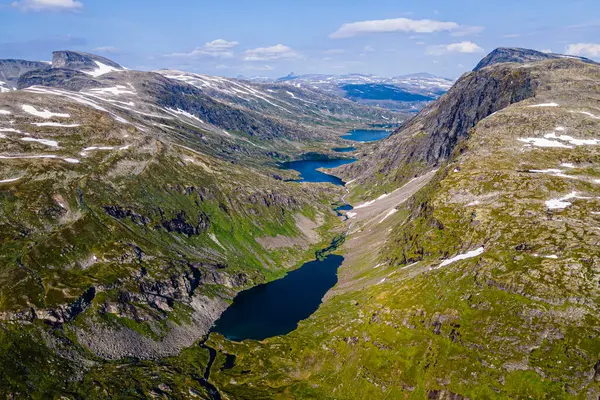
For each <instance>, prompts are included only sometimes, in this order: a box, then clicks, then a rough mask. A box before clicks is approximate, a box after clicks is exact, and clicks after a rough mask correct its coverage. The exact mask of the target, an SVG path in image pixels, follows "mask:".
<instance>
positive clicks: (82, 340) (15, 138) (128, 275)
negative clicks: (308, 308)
mask: <svg viewBox="0 0 600 400" xmlns="http://www.w3.org/2000/svg"><path fill="white" fill-rule="evenodd" d="M10 68H11V70H12V68H13V67H12V66H11V67H10ZM21 72H22V73H21V74H20V75H19V76H18V77H16V76H14V79H17V84H16V85H15V87H14V88H11V90H9V91H7V92H6V93H2V94H1V95H0V142H1V143H2V151H1V152H0V193H1V194H2V197H3V199H4V200H3V202H2V204H3V208H2V211H1V212H0V227H1V229H0V259H1V261H0V265H1V275H2V285H0V318H1V320H2V322H1V323H0V326H1V328H2V329H1V330H0V336H1V337H2V349H1V350H0V359H2V365H3V367H2V368H0V381H1V382H2V384H1V385H0V393H2V395H6V396H9V397H15V398H23V397H33V398H42V397H43V398H47V397H48V396H54V395H56V396H59V395H65V394H68V393H71V394H72V395H75V394H76V393H77V395H76V397H86V398H88V396H90V395H93V394H94V393H96V395H97V396H98V397H104V395H103V394H102V392H96V390H97V387H96V386H95V385H87V386H81V388H76V386H77V385H78V383H77V382H79V383H81V382H82V379H86V378H85V377H86V376H88V373H90V370H91V368H93V367H94V366H104V365H106V366H109V365H113V364H111V362H112V361H111V360H115V361H116V360H121V361H118V362H119V363H120V362H122V360H124V359H125V360H127V359H134V360H158V359H160V358H164V357H170V356H176V355H178V354H180V352H181V351H182V350H184V349H186V348H188V347H190V346H193V345H194V343H195V342H196V341H197V340H199V339H200V338H201V337H202V336H203V335H205V334H206V332H207V331H208V329H209V328H210V326H211V325H212V324H213V322H214V321H215V320H216V319H217V318H218V316H219V315H220V314H221V312H222V311H223V310H224V309H225V308H226V307H227V305H228V304H229V302H230V301H231V299H232V298H233V297H234V296H235V294H236V293H237V292H239V291H240V290H243V289H244V288H248V287H251V286H254V285H256V284H258V283H262V282H265V281H269V280H272V279H275V278H278V277H281V276H283V275H284V274H285V273H286V271H288V270H289V269H290V268H295V267H297V266H298V265H300V264H301V262H302V261H303V260H308V259H311V258H313V257H314V254H315V251H316V250H319V249H321V248H324V247H327V246H328V245H329V243H330V241H331V240H332V239H333V238H334V237H335V236H336V235H337V234H339V233H340V232H342V231H343V230H344V227H343V226H342V224H341V223H340V220H339V218H338V217H337V216H336V214H335V212H334V211H333V210H332V205H334V204H336V203H337V202H338V201H339V197H340V196H341V195H342V194H343V191H342V190H341V189H336V188H335V187H333V186H329V185H326V184H322V185H319V184H313V185H303V184H299V183H295V182H286V181H285V180H284V178H294V177H295V174H294V173H292V172H291V171H284V170H281V169H279V168H278V167H277V163H278V162H280V161H285V160H288V159H291V158H295V157H299V156H301V155H302V153H309V152H314V151H324V152H325V153H327V152H330V148H331V147H333V146H336V145H341V144H343V143H344V141H343V140H342V139H340V138H339V134H340V133H342V132H344V131H345V130H346V129H347V127H348V126H354V125H356V126H363V125H367V124H369V123H376V122H380V121H381V116H382V115H387V116H389V118H390V119H393V118H398V116H397V115H396V114H393V113H391V112H389V111H385V110H381V109H375V108H370V107H365V106H360V105H357V104H355V103H353V102H351V101H348V100H345V99H343V98H336V97H334V96H332V95H326V94H322V93H321V92H314V91H310V90H295V91H294V92H289V93H292V94H291V95H290V94H288V92H287V91H283V90H282V89H281V88H279V92H278V93H277V94H270V92H267V93H265V92H264V91H265V90H266V89H262V90H263V91H262V92H259V91H258V89H253V88H252V86H250V85H247V84H246V85H245V86H239V87H241V89H240V90H246V91H249V92H251V93H249V95H250V96H252V97H253V100H252V101H251V105H248V104H244V105H240V103H243V101H242V100H240V99H239V98H235V96H229V97H227V98H225V97H224V96H218V95H217V94H215V93H214V92H210V93H209V90H208V89H206V88H202V87H200V85H198V84H197V82H195V81H194V82H191V83H188V82H186V79H179V77H180V76H181V75H178V77H177V79H175V78H174V79H171V78H169V77H166V76H164V75H162V74H158V73H152V72H139V71H130V70H127V69H125V68H123V67H121V66H120V65H118V64H117V63H114V62H112V61H110V60H106V59H104V58H101V57H97V56H93V55H89V54H86V53H76V52H67V51H61V52H56V53H55V54H54V57H53V64H52V66H47V65H46V64H44V68H42V69H37V70H33V69H32V70H29V71H26V70H25V69H24V68H22V71H21ZM178 74H181V73H178ZM190 76H191V75H190ZM14 79H13V81H12V82H13V83H14ZM212 79H213V80H215V81H216V80H218V79H219V78H216V77H213V78H212ZM228 83H230V82H228ZM231 84H232V85H234V83H231ZM16 87H18V88H19V90H13V89H15V88H16ZM270 87H273V89H269V90H273V91H274V90H275V88H276V87H277V86H276V85H272V86H270ZM294 93H295V95H294ZM294 96H296V97H294ZM240 97H243V96H240ZM315 97H318V98H321V100H319V101H318V102H312V100H307V99H309V98H315ZM283 98H285V100H283ZM286 107H289V109H290V110H294V111H293V117H284V114H279V113H277V112H274V111H273V109H282V110H283V109H284V108H286ZM284 112H285V113H286V114H287V113H288V112H286V111H282V113H284ZM290 114H292V113H291V112H290ZM276 239H277V240H276ZM275 242H276V243H275ZM273 243H275V245H274V244H273ZM138 362H141V361H138ZM148 362H150V361H148ZM41 365H44V367H41ZM89 376H91V374H90V375H89ZM74 385H75V386H74ZM72 390H73V392H71V391H72ZM140 393H143V392H140ZM125 397H127V396H125Z"/></svg>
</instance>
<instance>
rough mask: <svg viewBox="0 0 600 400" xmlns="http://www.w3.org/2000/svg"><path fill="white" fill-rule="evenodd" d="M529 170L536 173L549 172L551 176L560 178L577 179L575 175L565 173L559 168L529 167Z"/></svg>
mask: <svg viewBox="0 0 600 400" xmlns="http://www.w3.org/2000/svg"><path fill="white" fill-rule="evenodd" d="M529 172H533V173H536V174H551V175H552V176H558V177H561V178H570V179H578V178H577V177H576V176H571V175H566V174H564V173H563V172H562V171H561V170H560V169H555V168H549V169H530V170H529Z"/></svg>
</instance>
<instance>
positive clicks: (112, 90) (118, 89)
mask: <svg viewBox="0 0 600 400" xmlns="http://www.w3.org/2000/svg"><path fill="white" fill-rule="evenodd" d="M89 91H90V92H92V93H96V94H111V95H113V96H120V95H122V94H136V92H134V91H131V90H128V89H127V87H126V86H123V85H117V86H114V87H107V88H96V89H90V90H89Z"/></svg>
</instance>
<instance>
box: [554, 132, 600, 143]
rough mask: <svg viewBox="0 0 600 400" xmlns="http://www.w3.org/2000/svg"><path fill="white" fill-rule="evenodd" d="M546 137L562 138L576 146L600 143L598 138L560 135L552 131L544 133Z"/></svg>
mask: <svg viewBox="0 0 600 400" xmlns="http://www.w3.org/2000/svg"><path fill="white" fill-rule="evenodd" d="M544 137H545V138H546V139H558V140H562V141H563V142H569V143H570V144H574V145H575V146H585V145H588V146H594V145H597V144H600V140H598V139H575V138H574V137H573V136H569V135H560V136H556V133H554V132H552V133H548V134H546V135H544Z"/></svg>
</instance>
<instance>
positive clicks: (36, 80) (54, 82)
mask: <svg viewBox="0 0 600 400" xmlns="http://www.w3.org/2000/svg"><path fill="white" fill-rule="evenodd" d="M35 85H39V86H48V87H56V88H63V89H67V90H74V91H80V90H82V89H92V88H97V87H101V86H102V84H101V83H100V82H98V81H96V80H94V79H93V78H91V77H90V76H89V75H87V74H85V73H83V72H79V71H76V70H73V69H65V68H47V69H36V70H33V71H28V72H26V73H24V74H22V75H21V76H20V77H19V79H18V81H17V85H16V87H17V89H25V88H28V87H31V86H35Z"/></svg>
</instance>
